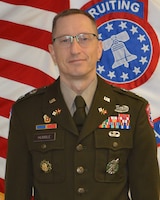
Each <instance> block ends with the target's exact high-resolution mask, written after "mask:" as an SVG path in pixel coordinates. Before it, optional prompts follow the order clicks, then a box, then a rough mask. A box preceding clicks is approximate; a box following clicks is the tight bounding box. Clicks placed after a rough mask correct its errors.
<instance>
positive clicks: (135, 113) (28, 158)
mask: <svg viewBox="0 0 160 200" xmlns="http://www.w3.org/2000/svg"><path fill="white" fill-rule="evenodd" d="M147 110H148V102H147V101H146V100H144V99H143V98H141V97H139V96H136V95H135V94H132V93H131V92H128V91H124V90H122V89H119V88H116V87H113V86H111V85H108V84H106V83H105V82H104V81H103V80H102V79H101V78H98V86H97V90H96V93H95V95H94V98H93V102H92V106H91V108H90V110H89V113H88V116H87V119H86V121H85V124H84V126H83V129H82V131H81V133H80V134H79V133H78V130H77V128H76V125H75V123H74V121H73V119H72V116H71V114H70V112H69V110H68V108H67V106H66V104H65V102H64V99H63V96H62V94H61V91H60V81H59V79H58V80H57V81H55V82H54V83H53V84H52V85H50V86H48V87H45V88H42V89H38V90H35V91H32V92H30V93H29V94H27V95H25V96H24V97H23V98H21V99H19V100H18V101H17V102H16V103H15V104H14V106H13V109H12V116H11V121H10V131H9V138H8V141H9V146H8V157H7V167H6V197H5V200H30V198H31V195H32V188H34V196H35V200H129V199H132V200H158V199H159V198H158V193H159V185H158V184H159V172H158V164H157V157H156V142H155V134H154V132H153V129H152V127H151V124H150V122H149V121H150V119H149V115H148V114H147V113H148V112H149V111H147ZM129 190H130V195H131V197H129V195H128V192H129Z"/></svg>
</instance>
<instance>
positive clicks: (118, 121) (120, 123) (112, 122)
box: [99, 114, 130, 129]
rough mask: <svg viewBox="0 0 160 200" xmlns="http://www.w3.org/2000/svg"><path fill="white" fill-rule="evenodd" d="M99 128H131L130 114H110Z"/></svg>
mask: <svg viewBox="0 0 160 200" xmlns="http://www.w3.org/2000/svg"><path fill="white" fill-rule="evenodd" d="M99 128H116V129H130V115H129V114H118V116H110V117H108V119H106V120H105V121H103V122H102V124H100V125H99Z"/></svg>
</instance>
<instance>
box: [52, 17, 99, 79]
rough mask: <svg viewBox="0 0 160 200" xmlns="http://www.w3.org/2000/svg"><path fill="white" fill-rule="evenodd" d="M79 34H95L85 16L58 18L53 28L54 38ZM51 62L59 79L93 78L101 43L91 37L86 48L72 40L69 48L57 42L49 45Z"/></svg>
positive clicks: (94, 29)
mask: <svg viewBox="0 0 160 200" xmlns="http://www.w3.org/2000/svg"><path fill="white" fill-rule="evenodd" d="M80 33H93V34H96V35H97V33H96V28H95V27H94V25H93V23H92V21H91V20H90V19H89V18H88V17H87V16H85V15H82V14H74V15H70V16H66V17H62V18H59V19H58V21H57V24H56V27H55V32H54V38H57V37H60V36H65V35H68V36H76V35H79V34H80ZM49 51H50V53H51V56H52V58H53V61H54V62H55V63H56V64H57V65H58V67H59V72H60V76H61V77H65V78H66V77H67V78H72V79H78V78H83V77H88V76H92V77H93V76H95V74H96V63H97V61H98V60H99V59H100V57H101V54H102V43H101V41H98V40H97V38H96V37H94V36H93V37H92V39H91V40H90V41H89V43H88V44H87V46H85V47H84V46H83V47H82V46H81V45H80V43H78V42H77V41H76V39H75V38H74V39H73V42H72V43H71V44H70V46H69V47H62V46H61V45H60V43H58V41H57V42H56V41H55V42H54V43H53V45H49Z"/></svg>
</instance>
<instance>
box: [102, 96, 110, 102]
mask: <svg viewBox="0 0 160 200" xmlns="http://www.w3.org/2000/svg"><path fill="white" fill-rule="evenodd" d="M103 99H104V101H106V102H108V103H110V101H111V99H110V98H109V97H107V96H104V98H103Z"/></svg>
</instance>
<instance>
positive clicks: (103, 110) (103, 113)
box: [98, 108, 107, 115]
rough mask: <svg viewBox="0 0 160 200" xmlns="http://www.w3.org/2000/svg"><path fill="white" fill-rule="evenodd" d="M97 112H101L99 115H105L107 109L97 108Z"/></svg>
mask: <svg viewBox="0 0 160 200" xmlns="http://www.w3.org/2000/svg"><path fill="white" fill-rule="evenodd" d="M98 111H99V113H101V115H106V114H107V110H105V109H104V108H98Z"/></svg>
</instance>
